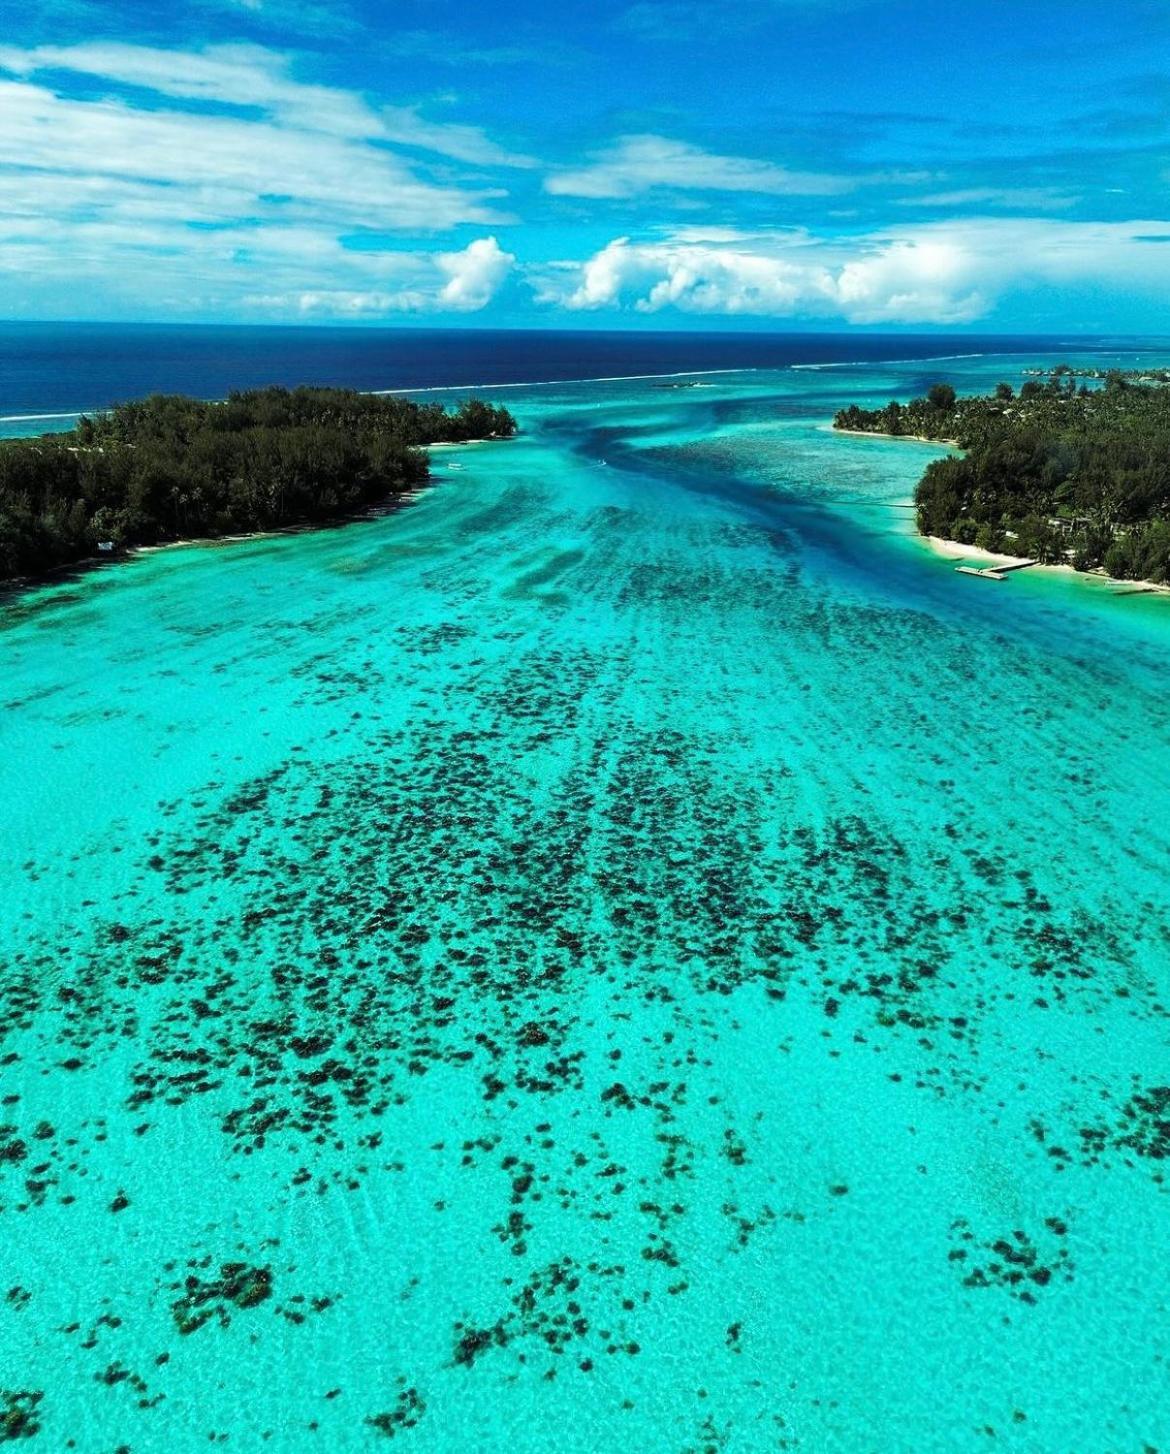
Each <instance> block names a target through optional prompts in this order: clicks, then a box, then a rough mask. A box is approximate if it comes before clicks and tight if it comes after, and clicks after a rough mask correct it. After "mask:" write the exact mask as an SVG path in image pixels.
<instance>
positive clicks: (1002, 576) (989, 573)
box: [955, 560, 1039, 581]
mask: <svg viewBox="0 0 1170 1454" xmlns="http://www.w3.org/2000/svg"><path fill="white" fill-rule="evenodd" d="M1038 564H1039V562H1038V561H1035V560H1012V561H1006V562H1004V564H1002V565H1000V564H998V563H997V564H995V565H986V566H975V565H957V566H956V567H955V570H956V571H957V572H958V573H959V575H961V576H982V577H983V579H984V580H987V581H1003V580H1006V579H1007V577H1008V574H1009V572H1011V571H1014V570H1026V569H1027V568H1028V566H1030V565H1038Z"/></svg>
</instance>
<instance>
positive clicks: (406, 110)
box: [381, 106, 539, 168]
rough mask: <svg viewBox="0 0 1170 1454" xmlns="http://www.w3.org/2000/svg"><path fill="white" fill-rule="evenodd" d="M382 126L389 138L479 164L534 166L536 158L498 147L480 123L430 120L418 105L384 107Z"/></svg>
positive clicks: (480, 165)
mask: <svg viewBox="0 0 1170 1454" xmlns="http://www.w3.org/2000/svg"><path fill="white" fill-rule="evenodd" d="M381 117H382V129H383V132H384V133H385V135H386V137H387V138H388V139H389V140H390V141H396V142H398V143H399V144H400V145H402V146H414V147H418V148H419V149H420V150H422V151H433V152H435V153H437V154H438V155H439V156H445V157H451V158H453V159H454V160H455V161H460V162H468V163H470V164H471V165H472V166H476V167H526V168H527V167H535V166H538V165H539V163H538V162H537V160H536V158H535V157H529V156H523V155H521V154H520V153H518V152H511V151H507V150H505V148H504V147H502V146H498V145H497V144H496V143H495V142H494V141H492V139H491V137H489V136H488V135H487V134H486V133H485V132H484V130H483V128H482V127H479V126H467V125H465V124H463V123H461V122H455V121H427V120H426V119H425V118H424V117H422V116H420V115H419V113H418V107H417V106H385V107H383V108H382V112H381Z"/></svg>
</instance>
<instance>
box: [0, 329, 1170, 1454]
mask: <svg viewBox="0 0 1170 1454" xmlns="http://www.w3.org/2000/svg"><path fill="white" fill-rule="evenodd" d="M1098 358H1100V360H1101V362H1103V363H1105V364H1109V365H1112V364H1114V363H1118V362H1120V363H1121V364H1122V365H1123V366H1133V363H1132V359H1131V356H1130V355H1126V357H1125V358H1124V359H1118V358H1117V357H1115V356H1112V355H1110V356H1105V355H1100V356H1098V355H1084V356H1078V357H1076V358H1072V359H1071V360H1070V361H1073V362H1081V361H1084V362H1094V361H1096V360H1097V359H1098ZM1163 361H1164V360H1163ZM1052 362H1054V360H1052V359H1049V358H1046V357H1039V356H1038V357H1035V358H1033V357H1010V358H1008V357H1000V358H974V359H951V360H948V361H945V362H938V363H922V362H917V363H910V364H905V365H899V364H887V365H875V364H867V365H865V366H864V367H857V368H848V367H826V368H808V369H786V370H778V371H775V372H766V371H757V372H746V373H742V374H718V375H710V376H695V377H693V378H684V379H665V378H662V379H641V380H634V381H620V380H619V381H611V382H603V383H584V384H559V385H555V386H548V387H541V388H512V389H508V390H507V391H506V392H502V393H501V394H500V397H501V399H502V401H503V402H506V403H507V405H508V407H509V408H511V409H512V411H513V412H514V413H515V414H516V416H517V418H518V419H519V421H520V424H521V427H522V430H523V431H524V432H523V434H522V436H521V437H520V438H518V439H517V440H515V441H512V442H509V443H500V444H484V445H477V446H472V447H468V448H465V449H463V450H460V451H457V452H456V451H436V452H435V453H434V456H433V461H434V470H435V487H434V488H433V489H432V490H430V491H429V492H427V493H426V494H425V495H424V496H423V497H422V498H421V499H420V500H419V501H418V502H417V503H415V504H413V505H412V506H410V507H409V508H408V509H406V510H404V511H401V512H399V513H396V514H394V515H392V516H389V517H386V518H383V519H380V520H376V521H371V522H365V523H359V524H354V525H350V526H346V527H343V528H339V529H330V530H322V531H319V532H316V533H310V534H301V535H297V536H291V537H284V538H277V539H267V540H254V541H248V542H244V543H233V544H222V545H202V546H197V547H190V548H179V549H170V550H165V551H161V552H156V553H153V554H143V555H140V556H138V557H137V558H135V559H133V560H132V561H130V562H128V563H125V564H121V565H117V566H112V567H108V568H105V569H101V570H99V571H95V572H92V573H90V574H87V575H84V576H81V577H79V578H76V579H73V580H70V581H67V582H63V583H58V584H55V585H49V586H44V587H39V588H37V589H34V590H31V591H28V592H26V593H24V594H20V595H15V596H10V597H7V598H6V599H5V600H4V601H3V603H2V604H0V661H2V675H0V699H2V712H0V752H2V758H0V761H2V762H3V788H4V792H3V803H4V813H3V834H4V853H3V856H2V858H0V902H2V903H3V906H4V913H3V917H2V920H0V1065H2V1068H3V1074H2V1079H0V1099H2V1105H0V1247H2V1249H3V1250H2V1267H3V1271H2V1274H0V1387H2V1388H3V1390H4V1392H3V1394H2V1395H0V1399H2V1402H0V1438H4V1437H10V1438H13V1439H17V1436H21V1439H23V1436H24V1435H25V1434H27V1435H29V1436H30V1438H29V1442H28V1447H29V1448H30V1449H34V1450H35V1449H37V1448H46V1449H52V1450H59V1449H60V1450H64V1449H76V1450H78V1451H82V1454H110V1451H112V1450H114V1449H122V1448H124V1449H128V1450H133V1451H153V1450H166V1451H168V1454H188V1451H195V1450H206V1449H208V1448H218V1447H223V1448H225V1449H237V1450H244V1451H248V1454H252V1451H258V1450H261V1449H268V1450H272V1451H273V1454H287V1451H301V1450H312V1449H315V1448H320V1449H322V1450H325V1449H345V1450H350V1449H353V1450H365V1449H370V1450H373V1449H378V1448H381V1447H394V1448H395V1449H402V1450H404V1451H417V1454H431V1451H440V1450H443V1451H446V1450H452V1449H475V1450H478V1451H485V1454H489V1451H508V1454H537V1451H546V1450H550V1449H555V1450H557V1451H559V1454H585V1451H594V1450H599V1449H610V1448H615V1447H627V1448H636V1449H641V1450H647V1451H659V1450H661V1451H670V1454H684V1451H687V1454H690V1451H696V1454H697V1451H707V1450H711V1451H720V1454H722V1451H727V1454H732V1451H734V1454H740V1451H758V1450H778V1451H779V1450H804V1451H814V1454H836V1451H850V1454H857V1451H873V1454H901V1451H907V1450H914V1451H916V1454H927V1451H957V1450H959V1451H966V1450H988V1451H993V1450H1000V1451H1044V1454H1054V1451H1077V1454H1112V1451H1138V1450H1144V1449H1149V1450H1156V1449H1166V1448H1170V1371H1168V1369H1167V1363H1166V1357H1167V1354H1166V1349H1167V1339H1166V1321H1167V1302H1168V1299H1170V1256H1168V1255H1167V1254H1168V1252H1170V1233H1168V1226H1170V1223H1168V1216H1167V1211H1168V1203H1167V1192H1166V1186H1165V1173H1166V1167H1167V1164H1168V1163H1167V1155H1168V1153H1170V1089H1168V1088H1167V1087H1168V1082H1170V1056H1168V1053H1167V1050H1168V1046H1167V1040H1168V1035H1167V1030H1168V1022H1167V1003H1168V1001H1167V996H1168V993H1170V987H1168V983H1167V981H1168V977H1170V963H1168V961H1170V896H1168V894H1167V874H1168V864H1170V696H1168V693H1167V680H1168V675H1167V662H1168V659H1170V658H1168V650H1170V601H1168V600H1166V599H1164V598H1161V597H1157V596H1147V595H1142V596H1133V595H1123V594H1121V593H1120V592H1119V591H1118V590H1117V588H1116V587H1115V586H1110V585H1106V584H1103V583H1099V582H1097V583H1093V582H1085V581H1083V580H1079V579H1076V578H1074V577H1072V576H1071V575H1068V576H1062V575H1054V574H1052V573H1048V574H1046V575H1043V576H1042V575H1041V574H1039V573H1034V572H1030V571H1024V572H1022V573H1019V574H1016V575H1013V576H1012V577H1011V578H1010V580H1009V581H1008V582H1005V583H1001V584H996V585H991V584H988V583H987V582H985V581H981V580H972V579H971V578H970V577H965V576H963V575H961V574H957V573H956V572H955V570H954V562H953V561H946V560H943V559H940V558H937V557H935V556H933V555H932V554H931V553H930V552H929V551H928V550H927V549H926V548H925V546H924V545H923V544H922V543H921V542H919V541H918V540H916V539H915V538H914V537H913V534H912V531H913V519H912V516H913V512H912V510H911V509H910V508H909V507H908V505H909V502H910V501H911V500H912V496H913V490H914V484H915V482H916V480H917V478H918V476H919V474H920V473H921V470H922V468H923V467H924V465H925V464H926V463H927V461H928V460H930V459H932V458H935V457H937V455H938V454H939V453H941V451H939V450H937V449H935V448H934V447H933V446H927V445H922V444H919V443H915V442H907V441H889V440H878V439H861V438H855V437H844V436H835V435H833V434H832V433H831V432H830V431H829V429H828V421H829V420H830V418H831V417H832V414H833V412H834V411H835V410H836V409H837V408H839V407H841V406H842V405H844V404H847V403H850V402H857V403H859V404H863V405H865V404H877V403H884V402H885V401H886V400H887V399H889V398H891V397H902V398H905V397H907V396H908V395H910V394H914V393H921V392H922V391H923V389H924V388H925V387H926V386H927V385H928V384H929V383H931V382H933V381H934V380H935V379H936V378H938V377H945V378H946V379H949V380H950V381H951V382H953V383H954V384H955V386H956V387H957V388H958V389H959V390H960V391H961V392H973V391H982V390H984V389H986V388H988V387H990V386H993V385H994V384H995V382H997V381H998V380H999V379H1003V378H1006V379H1009V380H1013V381H1018V379H1019V378H1020V377H1022V375H1023V370H1024V369H1025V368H1027V367H1032V366H1038V365H1039V366H1044V365H1048V364H1051V363H1052ZM452 462H454V463H457V464H458V465H459V466H460V468H458V469H455V468H454V464H453V463H452ZM6 1431H7V1432H6ZM389 1441H392V1445H391V1443H390V1442H389Z"/></svg>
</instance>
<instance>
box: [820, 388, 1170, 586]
mask: <svg viewBox="0 0 1170 1454" xmlns="http://www.w3.org/2000/svg"><path fill="white" fill-rule="evenodd" d="M1162 372H1164V371H1153V372H1152V373H1142V374H1138V373H1125V372H1122V371H1120V370H1112V371H1109V372H1108V373H1106V374H1105V375H1104V376H1103V377H1100V378H1097V377H1096V376H1093V383H1092V387H1090V386H1089V384H1087V383H1086V382H1084V381H1083V379H1084V377H1085V376H1083V375H1081V374H1079V373H1077V372H1076V371H1075V370H1073V369H1071V368H1069V367H1068V366H1067V365H1062V366H1061V367H1059V368H1057V369H1054V370H1053V371H1052V372H1051V373H1050V374H1048V375H1046V376H1043V377H1040V378H1030V379H1028V380H1027V381H1026V382H1025V383H1024V384H1023V385H1022V387H1021V388H1020V390H1019V392H1018V393H1017V391H1016V390H1015V389H1014V388H1013V387H1012V385H1011V384H1008V383H1001V384H999V385H998V386H997V388H996V389H995V390H994V391H993V392H992V393H991V394H987V395H979V396H974V397H969V398H957V397H956V396H955V392H954V390H953V389H952V388H951V387H950V386H949V385H947V384H939V385H936V386H935V387H934V388H932V389H931V390H930V391H929V392H928V393H927V394H926V396H925V397H923V398H919V399H913V400H911V401H910V402H909V403H908V404H900V403H897V402H893V403H890V404H887V405H886V406H884V407H883V408H881V409H859V408H857V407H856V406H850V407H849V408H847V409H843V410H842V411H841V412H840V413H839V414H838V415H837V416H836V419H835V421H834V422H835V425H836V427H837V428H838V429H849V430H860V431H863V432H867V433H874V434H889V435H895V436H897V435H902V436H910V437H916V438H921V439H930V440H938V441H940V442H946V443H950V444H954V445H956V446H958V447H959V448H960V449H962V450H963V451H964V453H963V454H962V455H948V456H947V457H946V458H945V459H940V460H935V461H934V462H933V463H931V464H930V465H928V466H927V468H926V472H925V473H924V475H923V476H922V479H921V480H920V481H919V484H918V487H917V490H916V492H915V503H916V506H917V513H918V528H919V530H920V531H921V532H922V533H923V534H924V535H936V536H942V537H945V538H946V539H949V540H956V541H960V542H961V543H963V544H966V545H976V546H980V547H982V548H984V549H988V550H995V551H1005V552H1007V553H1010V554H1014V555H1026V556H1031V557H1034V558H1035V559H1038V560H1041V561H1049V562H1054V561H1055V562H1063V561H1070V562H1071V563H1072V564H1074V565H1075V566H1076V567H1077V568H1078V569H1080V570H1095V569H1103V570H1104V571H1105V572H1106V573H1107V574H1109V575H1111V576H1117V577H1120V578H1123V579H1128V580H1139V579H1140V580H1151V581H1170V388H1167V387H1166V386H1165V384H1164V382H1163V381H1162V378H1161V374H1162ZM1078 378H1080V379H1082V382H1080V383H1078Z"/></svg>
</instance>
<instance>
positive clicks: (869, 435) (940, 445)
mask: <svg viewBox="0 0 1170 1454" xmlns="http://www.w3.org/2000/svg"><path fill="white" fill-rule="evenodd" d="M825 428H826V430H827V431H828V433H830V434H852V435H853V436H854V437H855V438H857V439H893V440H899V439H906V440H909V441H910V442H911V443H912V444H933V445H934V446H935V448H936V449H962V447H963V446H962V445H961V444H960V443H959V441H958V440H957V439H929V438H928V437H927V436H926V435H925V434H886V433H885V432H884V431H883V430H880V429H838V428H837V426H836V425H835V424H827V425H825Z"/></svg>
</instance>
